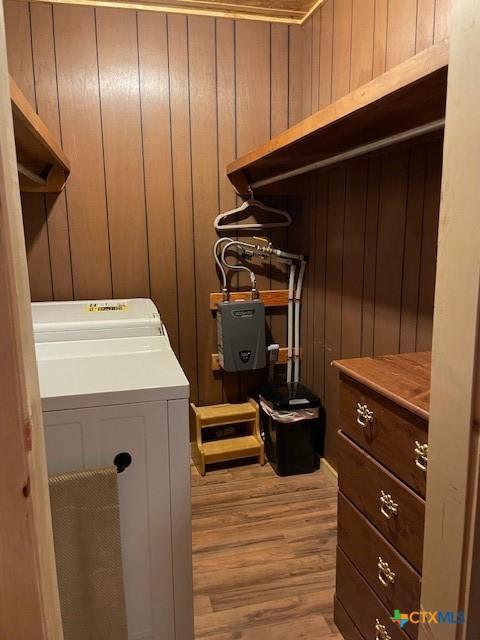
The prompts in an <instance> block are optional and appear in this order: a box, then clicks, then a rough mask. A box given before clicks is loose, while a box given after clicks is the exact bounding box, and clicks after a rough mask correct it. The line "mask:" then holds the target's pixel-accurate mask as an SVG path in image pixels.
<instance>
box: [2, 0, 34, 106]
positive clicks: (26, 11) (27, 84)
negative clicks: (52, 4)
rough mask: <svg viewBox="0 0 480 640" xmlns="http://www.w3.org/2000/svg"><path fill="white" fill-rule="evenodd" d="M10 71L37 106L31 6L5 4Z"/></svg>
mask: <svg viewBox="0 0 480 640" xmlns="http://www.w3.org/2000/svg"><path fill="white" fill-rule="evenodd" d="M4 12H5V31H6V34H7V56H8V70H9V71H10V75H11V76H13V78H15V81H16V83H17V84H18V86H19V87H20V89H21V90H22V92H23V93H24V94H25V97H26V98H27V99H28V100H29V101H30V103H31V104H32V105H34V106H36V98H35V85H34V81H33V59H32V45H31V32H30V5H29V4H27V3H26V2H14V1H13V0H11V1H8V2H5V7H4Z"/></svg>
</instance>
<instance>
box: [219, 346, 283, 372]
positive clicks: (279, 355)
mask: <svg viewBox="0 0 480 640" xmlns="http://www.w3.org/2000/svg"><path fill="white" fill-rule="evenodd" d="M287 362H288V348H287V347H280V349H279V350H278V360H277V362H275V364H276V365H278V364H287ZM211 368H212V371H220V370H221V366H220V362H219V361H218V353H212V361H211Z"/></svg>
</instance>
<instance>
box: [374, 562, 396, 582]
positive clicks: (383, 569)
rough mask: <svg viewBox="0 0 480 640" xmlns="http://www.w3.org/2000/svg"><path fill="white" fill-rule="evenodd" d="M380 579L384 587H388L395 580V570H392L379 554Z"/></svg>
mask: <svg viewBox="0 0 480 640" xmlns="http://www.w3.org/2000/svg"><path fill="white" fill-rule="evenodd" d="M377 566H378V579H379V580H380V582H381V583H382V584H383V586H384V587H388V586H390V585H391V584H393V583H394V582H395V572H394V571H392V570H391V569H390V567H389V565H388V562H385V560H382V557H381V556H378V565H377Z"/></svg>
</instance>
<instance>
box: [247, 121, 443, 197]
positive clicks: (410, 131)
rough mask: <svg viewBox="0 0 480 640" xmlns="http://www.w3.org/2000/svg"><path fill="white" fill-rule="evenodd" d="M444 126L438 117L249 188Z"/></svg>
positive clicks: (325, 165)
mask: <svg viewBox="0 0 480 640" xmlns="http://www.w3.org/2000/svg"><path fill="white" fill-rule="evenodd" d="M444 126H445V118H439V119H438V120H434V121H433V122H428V123H427V124H422V125H420V126H419V127H414V128H413V129H408V130H407V131H401V132H400V133H394V134H393V135H392V136H388V137H387V138H381V139H380V140H375V141H374V142H369V143H367V144H363V145H361V146H359V147H354V148H353V149H350V150H349V151H343V152H342V153H338V154H337V155H336V156H330V157H329V158H325V159H324V160H318V161H317V162H312V163H311V164H306V165H305V166H303V167H299V168H298V169H292V170H291V171H286V172H285V173H280V174H279V175H277V176H272V177H271V178H264V179H263V180H257V182H254V183H253V184H251V185H250V188H251V189H258V188H259V187H266V186H267V185H269V184H274V183H275V182H281V181H282V180H288V179H289V178H295V176H301V175H303V174H304V173H309V172H310V171H315V170H316V169H323V168H325V167H330V166H331V165H333V164H338V163H339V162H344V161H345V160H350V159H351V158H357V157H358V156H362V155H366V154H367V153H371V152H373V151H378V150H379V149H384V148H385V147H390V146H392V145H394V144H398V143H399V142H405V141H407V140H412V139H413V138H418V137H419V136H421V135H425V134H426V133H432V132H433V131H438V130H440V129H443V128H444Z"/></svg>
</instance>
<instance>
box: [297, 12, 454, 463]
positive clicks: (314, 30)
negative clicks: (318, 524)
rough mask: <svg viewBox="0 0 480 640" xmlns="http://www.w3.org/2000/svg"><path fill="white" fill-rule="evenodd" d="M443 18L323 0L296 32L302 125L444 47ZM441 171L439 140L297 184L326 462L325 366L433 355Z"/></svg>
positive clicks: (312, 368) (313, 380) (333, 387)
mask: <svg viewBox="0 0 480 640" xmlns="http://www.w3.org/2000/svg"><path fill="white" fill-rule="evenodd" d="M448 12H449V2H448V1H447V0H418V2H417V0H328V1H327V3H326V4H325V5H323V7H321V9H320V10H318V11H317V12H316V13H315V14H314V15H313V16H312V18H311V19H310V20H309V21H307V22H306V23H305V25H304V26H303V27H302V29H304V32H305V33H304V35H303V36H302V40H303V42H304V43H306V46H307V48H308V51H307V53H306V57H305V60H306V66H307V67H308V68H307V70H304V73H303V78H304V84H303V87H302V90H303V95H304V99H303V101H302V102H303V105H304V106H303V114H302V115H303V117H305V116H307V115H309V114H310V113H311V112H314V111H316V110H317V109H318V108H321V107H323V106H325V105H326V104H329V103H330V102H332V101H333V100H335V99H337V98H339V97H341V96H342V95H344V94H346V93H348V92H349V91H351V90H353V89H355V88H356V87H358V86H360V85H362V84H364V83H365V82H368V81H369V80H370V79H372V78H373V77H375V76H377V75H379V74H380V73H382V72H384V71H385V70H386V69H390V68H391V67H393V66H395V65H397V64H399V63H400V62H402V61H403V60H405V59H407V58H408V57H410V56H412V55H414V54H415V53H417V52H418V51H420V50H422V49H424V48H426V47H428V46H430V45H431V44H432V43H434V42H438V41H440V40H442V39H445V38H446V37H447V16H448ZM346 34H347V36H346ZM441 164H442V141H441V139H438V140H434V141H432V142H429V143H426V144H425V143H424V144H416V145H412V146H410V147H409V148H402V149H391V150H389V151H388V152H386V153H384V154H382V155H380V156H377V157H375V158H371V159H357V160H354V161H351V162H349V163H346V164H344V165H342V166H340V167H337V168H332V169H330V170H325V171H323V172H320V173H318V174H316V175H313V176H310V177H309V178H308V180H307V181H306V187H305V197H304V203H303V212H302V219H301V221H300V223H299V229H298V232H297V236H298V237H299V238H304V239H306V238H308V239H309V241H308V245H307V243H306V242H304V244H303V247H302V248H303V250H304V251H305V252H306V253H307V254H308V255H309V256H310V262H309V265H308V272H307V280H306V289H305V296H304V307H303V308H304V313H303V322H302V335H303V340H302V342H303V345H304V347H305V348H304V361H303V372H302V377H303V380H304V381H305V383H306V384H307V385H309V386H311V387H312V388H313V389H314V390H315V391H316V392H317V393H318V394H319V395H320V396H321V397H322V398H323V400H324V404H325V407H326V410H327V434H326V443H325V445H326V457H327V458H328V459H329V460H330V461H331V462H332V463H335V443H336V431H337V429H338V427H339V423H338V419H337V403H338V379H337V377H336V374H335V373H334V371H333V370H332V368H331V367H330V363H331V361H332V360H334V359H338V358H351V357H356V356H362V355H365V356H370V355H382V354H387V353H398V352H409V351H422V350H428V349H430V348H431V337H432V315H433V295H434V283H435V263H436V244H437V229H438V211H439V202H440V181H441Z"/></svg>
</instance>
